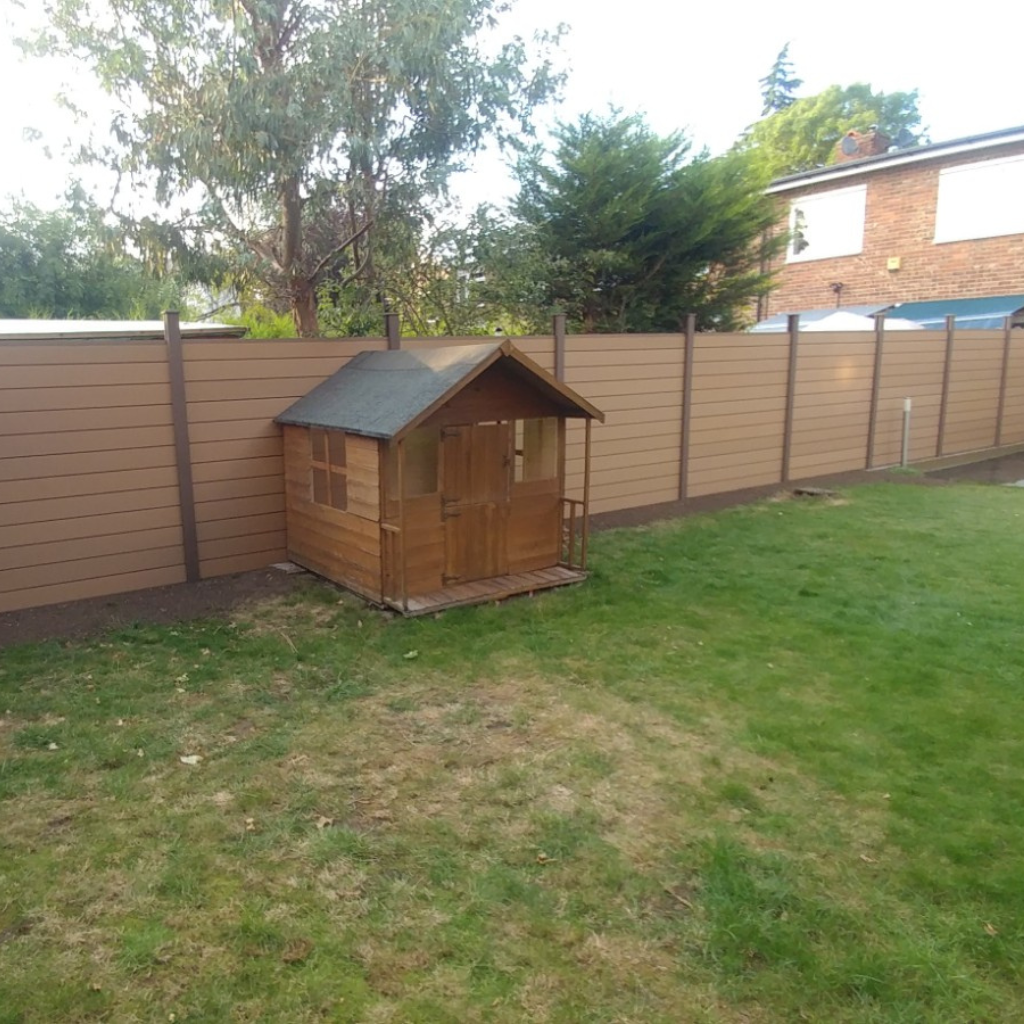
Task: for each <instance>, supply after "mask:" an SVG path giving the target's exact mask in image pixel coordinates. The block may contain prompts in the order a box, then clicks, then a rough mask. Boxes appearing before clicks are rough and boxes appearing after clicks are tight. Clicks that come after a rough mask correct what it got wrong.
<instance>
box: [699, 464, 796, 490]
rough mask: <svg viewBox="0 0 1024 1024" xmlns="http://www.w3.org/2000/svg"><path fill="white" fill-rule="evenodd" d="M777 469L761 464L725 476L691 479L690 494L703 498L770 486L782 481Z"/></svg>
mask: <svg viewBox="0 0 1024 1024" xmlns="http://www.w3.org/2000/svg"><path fill="white" fill-rule="evenodd" d="M780 482H781V481H780V480H779V472H778V470H776V469H771V468H768V467H761V466H751V467H748V468H747V469H746V470H745V471H744V472H743V473H740V474H738V475H734V476H731V477H725V478H719V477H715V478H711V477H704V478H698V479H692V480H691V481H690V488H689V489H690V496H691V497H693V498H703V497H707V496H708V495H711V494H728V493H729V492H730V491H743V490H746V489H747V488H750V487H770V486H772V485H773V484H777V483H780Z"/></svg>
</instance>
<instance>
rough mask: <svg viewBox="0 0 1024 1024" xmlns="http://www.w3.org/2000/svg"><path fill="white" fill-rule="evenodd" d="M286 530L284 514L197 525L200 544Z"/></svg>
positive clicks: (238, 518)
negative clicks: (223, 538) (249, 534)
mask: <svg viewBox="0 0 1024 1024" xmlns="http://www.w3.org/2000/svg"><path fill="white" fill-rule="evenodd" d="M283 529H285V518H284V513H283V512H265V513H263V514H262V515H254V516H237V517H235V518H233V519H217V520H214V521H212V522H202V523H197V524H196V535H197V537H198V539H199V543H200V544H205V543H206V542H207V541H212V540H219V539H220V538H222V537H241V536H244V535H245V534H248V533H273V532H275V531H276V530H283Z"/></svg>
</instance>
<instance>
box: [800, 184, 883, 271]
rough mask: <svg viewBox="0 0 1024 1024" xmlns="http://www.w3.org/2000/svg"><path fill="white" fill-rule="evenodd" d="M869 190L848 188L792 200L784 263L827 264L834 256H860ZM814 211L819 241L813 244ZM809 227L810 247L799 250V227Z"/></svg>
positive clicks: (856, 187)
mask: <svg viewBox="0 0 1024 1024" xmlns="http://www.w3.org/2000/svg"><path fill="white" fill-rule="evenodd" d="M867 196H868V187H867V185H866V184H864V185H851V186H850V187H849V188H834V189H831V190H829V191H828V192H814V193H812V194H811V195H809V196H804V197H803V198H801V199H794V200H793V202H792V204H791V205H790V208H789V245H788V247H787V249H786V262H787V263H809V262H811V261H812V260H830V259H835V258H836V257H837V256H859V255H860V254H861V253H862V252H863V251H864V219H865V215H866V212H867ZM815 211H817V215H818V217H817V219H818V223H819V231H820V232H821V237H820V238H819V240H818V242H817V244H815V243H814V241H813V235H814V228H813V226H812V225H813V222H814V220H815ZM801 219H803V220H804V222H805V224H806V225H807V226H808V232H807V233H808V235H810V236H811V241H810V244H809V245H807V247H806V248H804V249H801V248H800V243H801V228H802V227H803V225H802V224H801V223H800V221H801Z"/></svg>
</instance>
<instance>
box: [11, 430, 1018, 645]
mask: <svg viewBox="0 0 1024 1024" xmlns="http://www.w3.org/2000/svg"><path fill="white" fill-rule="evenodd" d="M1020 451H1021V452H1024V446H1020ZM1006 454H1007V453H1004V455H1001V456H1000V458H1002V457H1005V456H1006ZM1009 454H1010V455H1013V454H1016V453H1015V452H1014V453H1009ZM1020 457H1021V459H1022V460H1024V455H1021V456H1020ZM942 461H943V462H944V463H945V462H947V461H948V460H942ZM992 461H993V460H992V457H991V455H990V456H989V458H988V459H984V460H982V459H975V460H974V461H973V462H970V461H969V460H964V459H963V458H962V457H961V459H960V460H959V461H958V462H957V467H958V471H957V472H953V471H949V472H947V471H946V470H945V469H943V471H942V476H943V478H942V479H940V478H936V477H934V476H925V475H922V474H920V473H900V472H892V471H884V470H881V471H880V470H875V471H872V472H867V471H863V470H860V471H854V472H850V473H833V474H830V475H826V476H820V477H813V478H810V479H807V480H800V481H797V482H794V483H791V484H789V485H786V487H783V486H782V485H780V484H772V485H769V486H765V487H750V488H747V489H745V490H741V491H729V492H728V493H726V494H712V495H708V496H707V497H703V498H690V499H688V500H685V501H667V502H663V503H661V504H657V505H644V506H641V507H640V508H631V509H623V510H621V511H617V512H603V513H600V514H598V515H595V516H593V517H592V519H591V522H592V527H593V529H594V530H610V529H616V528H618V527H629V526H642V525H645V524H647V523H653V522H657V521H659V520H665V519H680V518H683V517H686V516H692V515H700V514H703V513H707V512H717V511H720V510H722V509H726V508H733V507H736V506H739V505H747V504H750V503H751V502H754V501H759V500H761V499H763V498H767V497H770V496H771V495H773V494H778V493H779V491H780V490H783V489H786V490H788V489H790V488H792V487H793V486H796V485H797V484H799V485H801V486H816V487H830V488H836V487H851V486H853V485H855V484H865V483H883V482H889V483H901V484H912V485H916V486H943V485H945V484H948V483H952V482H954V480H955V479H979V480H987V479H988V477H987V476H985V475H974V476H972V471H973V472H974V473H982V474H983V473H984V470H982V469H981V468H980V467H981V466H982V465H983V464H984V463H987V462H992ZM915 468H919V467H915ZM936 469H938V467H936ZM948 475H951V476H953V479H945V478H946V477H947V476H948ZM1021 475H1022V476H1024V473H1022V474H1021ZM303 579H307V580H308V579H309V577H308V575H306V574H298V575H289V574H287V573H284V572H281V571H279V570H273V569H260V570H257V571H255V572H246V573H239V574H236V575H234V576H218V577H216V578H215V579H209V580H202V581H200V582H198V583H176V584H172V585H170V586H165V587H153V588H151V589H148V590H134V591H130V592H129V593H127V594H115V595H111V596H109V597H95V598H87V599H85V600H81V601H69V602H66V603H65V604H54V605H44V606H43V607H41V608H25V609H22V610H20V611H15V612H4V613H2V614H0V650H2V649H3V648H5V647H12V646H14V645H16V644H24V643H38V642H41V641H46V640H76V639H82V638H87V637H92V636H96V635H98V634H101V633H104V632H107V631H108V630H112V629H121V628H125V627H127V626H131V625H133V624H135V623H157V624H170V623H175V622H187V621H189V620H191V619H203V618H212V617H217V616H223V615H225V614H228V613H230V612H232V611H234V610H236V609H238V608H241V607H245V606H246V605H250V604H252V603H253V602H255V601H257V600H259V599H261V598H264V597H274V596H279V595H282V594H290V593H292V592H293V591H294V589H295V588H296V587H297V586H299V585H301V581H302V580H303Z"/></svg>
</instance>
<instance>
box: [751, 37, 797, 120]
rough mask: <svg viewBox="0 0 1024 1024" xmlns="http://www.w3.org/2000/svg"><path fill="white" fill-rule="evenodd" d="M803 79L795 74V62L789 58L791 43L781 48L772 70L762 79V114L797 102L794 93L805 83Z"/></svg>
mask: <svg viewBox="0 0 1024 1024" xmlns="http://www.w3.org/2000/svg"><path fill="white" fill-rule="evenodd" d="M803 84H804V82H803V79H802V78H797V77H796V76H795V75H794V74H793V62H792V61H791V60H790V59H789V43H786V45H785V46H784V47H783V48H782V49H781V50H779V54H778V56H777V57H776V58H775V63H774V64H773V65H772V67H771V70H770V71H769V72H768V74H767V75H765V76H764V78H762V79H761V99H762V100H763V101H764V106H763V107H762V109H761V116H762V117H765V116H766V115H768V114H773V113H775V112H776V111H777V110H785V109H786V107H791V106H792V105H793V104H794V103H795V102H796V97H795V96H794V95H793V93H795V92H796V91H797V89H799V88H800V86H801V85H803Z"/></svg>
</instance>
